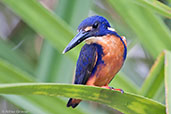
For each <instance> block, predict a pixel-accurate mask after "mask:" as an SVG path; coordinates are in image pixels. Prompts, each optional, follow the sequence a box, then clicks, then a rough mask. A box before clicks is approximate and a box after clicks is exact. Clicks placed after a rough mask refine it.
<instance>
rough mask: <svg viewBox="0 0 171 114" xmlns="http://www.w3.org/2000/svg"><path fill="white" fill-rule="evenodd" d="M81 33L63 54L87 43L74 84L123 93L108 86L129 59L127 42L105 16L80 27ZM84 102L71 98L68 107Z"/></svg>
mask: <svg viewBox="0 0 171 114" xmlns="http://www.w3.org/2000/svg"><path fill="white" fill-rule="evenodd" d="M77 31H78V34H77V35H76V36H75V37H74V38H73V39H72V40H71V41H70V43H69V44H68V45H67V47H66V48H65V49H64V51H63V54H64V53H66V52H68V51H69V50H71V49H72V48H74V47H75V46H77V45H78V44H80V43H81V42H83V41H85V45H84V46H83V47H82V49H81V51H80V55H79V58H78V60H77V65H76V71H75V81H74V84H82V85H89V86H98V87H102V88H107V89H111V90H116V91H120V92H121V93H123V90H122V89H116V88H113V87H109V86H108V84H109V83H110V82H111V80H112V79H113V78H114V76H115V75H116V74H117V72H118V71H119V70H120V69H121V67H122V66H123V64H124V61H125V59H126V56H127V42H126V38H125V37H124V36H120V35H118V33H117V32H116V31H115V29H113V28H111V26H110V24H109V22H108V21H107V19H105V18H104V17H102V16H98V15H96V16H91V17H88V18H86V19H85V20H83V21H82V22H81V23H80V25H79V26H78V29H77ZM80 102H81V99H74V98H70V99H69V101H68V103H67V107H70V106H71V107H72V108H75V107H76V106H77V105H78V104H79V103H80Z"/></svg>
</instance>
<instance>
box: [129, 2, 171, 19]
mask: <svg viewBox="0 0 171 114" xmlns="http://www.w3.org/2000/svg"><path fill="white" fill-rule="evenodd" d="M131 1H132V2H136V3H138V4H139V5H142V6H144V7H146V8H150V9H152V10H154V11H155V12H157V13H159V14H161V15H163V16H166V17H167V18H171V8H170V7H169V6H167V5H165V4H163V3H161V2H159V1H157V0H153V1H152V0H151V1H150V0H131Z"/></svg>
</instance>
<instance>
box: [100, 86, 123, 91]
mask: <svg viewBox="0 0 171 114" xmlns="http://www.w3.org/2000/svg"><path fill="white" fill-rule="evenodd" d="M102 88H106V89H110V90H115V91H120V92H121V93H124V91H123V90H122V89H116V88H114V87H109V86H102Z"/></svg>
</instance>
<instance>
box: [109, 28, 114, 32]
mask: <svg viewBox="0 0 171 114" xmlns="http://www.w3.org/2000/svg"><path fill="white" fill-rule="evenodd" d="M107 29H108V30H110V31H114V32H115V29H114V28H111V27H108V28H107Z"/></svg>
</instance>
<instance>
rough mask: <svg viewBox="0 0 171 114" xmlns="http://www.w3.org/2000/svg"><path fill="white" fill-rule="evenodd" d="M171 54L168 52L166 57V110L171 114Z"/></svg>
mask: <svg viewBox="0 0 171 114" xmlns="http://www.w3.org/2000/svg"><path fill="white" fill-rule="evenodd" d="M170 82H171V52H169V51H166V56H165V87H166V110H167V114H171V83H170Z"/></svg>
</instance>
